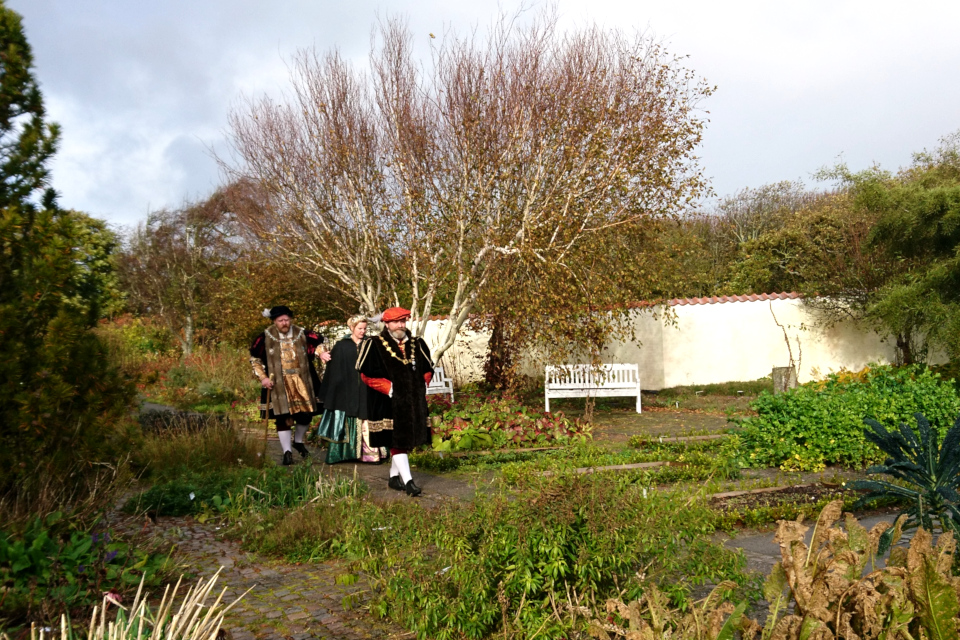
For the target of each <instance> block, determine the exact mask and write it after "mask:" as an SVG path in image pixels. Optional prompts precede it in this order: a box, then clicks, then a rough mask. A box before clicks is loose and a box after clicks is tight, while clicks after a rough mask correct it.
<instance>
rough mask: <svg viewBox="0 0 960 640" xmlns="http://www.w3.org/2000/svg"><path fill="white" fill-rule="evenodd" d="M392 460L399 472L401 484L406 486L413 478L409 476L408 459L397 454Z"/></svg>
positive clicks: (404, 455)
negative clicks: (394, 461)
mask: <svg viewBox="0 0 960 640" xmlns="http://www.w3.org/2000/svg"><path fill="white" fill-rule="evenodd" d="M393 459H394V460H396V461H397V470H398V471H399V472H400V478H401V479H402V480H403V484H407V483H408V482H410V481H411V480H413V476H412V475H410V459H409V458H407V454H405V453H398V454H397V455H395V456H393Z"/></svg>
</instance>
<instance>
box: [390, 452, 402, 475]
mask: <svg viewBox="0 0 960 640" xmlns="http://www.w3.org/2000/svg"><path fill="white" fill-rule="evenodd" d="M398 475H400V469H398V468H397V456H390V477H391V478H393V477H395V476H398Z"/></svg>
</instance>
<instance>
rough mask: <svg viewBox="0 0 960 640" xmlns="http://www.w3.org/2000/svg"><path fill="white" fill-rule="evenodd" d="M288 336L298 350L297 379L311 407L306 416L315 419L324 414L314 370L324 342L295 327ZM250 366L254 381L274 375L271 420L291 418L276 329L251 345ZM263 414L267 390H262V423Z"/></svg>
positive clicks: (268, 330) (320, 392)
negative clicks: (316, 416)
mask: <svg viewBox="0 0 960 640" xmlns="http://www.w3.org/2000/svg"><path fill="white" fill-rule="evenodd" d="M290 333H291V335H292V336H293V340H294V344H295V345H296V349H297V360H298V361H299V363H300V373H299V376H300V379H301V380H303V383H304V386H305V387H306V389H307V393H308V395H309V399H310V403H311V405H312V407H311V411H310V412H309V413H310V414H312V415H318V414H319V413H321V412H322V411H323V395H322V390H321V388H320V377H319V376H318V375H317V369H316V367H315V366H314V358H315V356H316V352H317V347H318V346H320V345H321V344H322V343H323V342H324V338H323V336H321V335H318V334H317V333H315V332H313V331H307V330H306V329H304V328H303V327H298V326H296V325H291V326H290ZM250 363H251V365H252V367H253V375H254V376H256V377H257V380H262V379H263V378H266V377H268V376H269V375H270V374H271V373H273V374H274V387H273V392H272V393H271V395H270V407H269V412H270V413H269V415H270V417H271V418H278V417H283V416H287V415H290V408H289V406H288V405H287V392H286V388H285V386H284V384H283V369H282V367H281V366H280V332H279V331H278V330H277V327H276V326H272V327H267V328H266V330H264V332H263V333H261V334H260V335H259V336H257V338H256V339H255V340H254V341H253V344H252V345H250ZM266 410H267V390H266V389H263V388H261V389H260V419H261V420H262V419H264V418H266V417H267V415H266Z"/></svg>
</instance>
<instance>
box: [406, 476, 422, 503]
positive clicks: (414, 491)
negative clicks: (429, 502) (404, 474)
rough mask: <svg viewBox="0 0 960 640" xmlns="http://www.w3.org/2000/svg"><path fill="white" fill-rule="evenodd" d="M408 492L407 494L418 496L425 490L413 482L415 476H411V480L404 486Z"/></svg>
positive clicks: (413, 496) (412, 496)
mask: <svg viewBox="0 0 960 640" xmlns="http://www.w3.org/2000/svg"><path fill="white" fill-rule="evenodd" d="M403 490H404V491H406V492H407V495H408V496H410V497H411V498H416V497H417V496H418V495H420V494H421V493H423V490H422V489H421V488H420V487H418V486H417V485H415V484H413V478H410V481H409V482H407V484H406V486H405V487H404V488H403Z"/></svg>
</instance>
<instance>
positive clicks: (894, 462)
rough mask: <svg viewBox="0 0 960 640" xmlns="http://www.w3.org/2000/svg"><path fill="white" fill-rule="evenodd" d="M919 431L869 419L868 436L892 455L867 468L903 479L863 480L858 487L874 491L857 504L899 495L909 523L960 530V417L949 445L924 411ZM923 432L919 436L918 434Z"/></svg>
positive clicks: (886, 543) (886, 541)
mask: <svg viewBox="0 0 960 640" xmlns="http://www.w3.org/2000/svg"><path fill="white" fill-rule="evenodd" d="M915 418H916V421H917V433H914V431H913V429H911V428H910V427H909V426H907V425H906V424H905V423H901V424H900V428H899V429H898V430H896V431H888V430H887V429H886V428H885V427H884V426H883V425H881V424H880V423H879V422H877V421H876V420H871V419H869V418H868V419H866V420H864V422H865V423H866V424H867V425H868V426H869V428H866V429H864V435H865V436H866V437H867V439H868V440H870V441H871V442H873V443H874V444H875V445H877V447H878V448H879V449H880V450H881V451H883V452H884V453H886V454H887V455H888V456H889V458H887V460H886V461H885V462H884V463H883V464H881V465H876V466H873V467H870V468H869V469H867V473H871V474H881V473H882V474H884V475H888V476H890V477H891V478H894V479H896V480H899V481H900V484H894V483H892V482H888V481H886V480H873V479H869V480H857V481H856V482H854V483H852V485H851V487H852V488H853V489H860V490H863V491H868V493H867V494H866V495H864V496H862V497H861V498H860V499H859V500H857V502H856V504H855V505H854V508H862V507H864V506H867V505H870V504H873V503H875V502H876V501H878V500H880V499H889V498H898V499H899V500H900V501H905V502H906V503H907V507H906V508H905V509H904V510H903V512H902V514H901V515H905V516H906V520H905V522H904V524H903V526H904V528H906V529H912V528H916V527H924V528H925V529H927V530H928V531H933V530H934V528H935V524H936V525H939V527H940V529H941V531H951V532H953V533H954V534H957V533H958V532H960V510H958V509H957V503H958V502H960V494H958V493H957V486H958V484H960V417H958V418H957V420H956V422H954V424H953V427H951V428H950V430H949V431H948V432H947V435H946V437H945V438H944V439H943V444H942V445H941V444H940V443H939V439H938V437H937V432H936V431H935V430H934V429H933V428H932V427H931V426H930V421H929V420H927V419H926V418H925V417H924V416H923V415H922V414H919V413H918V414H916V416H915ZM918 434H919V437H918ZM892 533H893V532H892V530H890V531H888V532H887V533H886V534H884V537H883V538H882V539H881V545H880V552H881V553H883V552H884V551H885V550H886V549H887V547H888V546H889V544H890V536H891V535H892Z"/></svg>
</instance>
